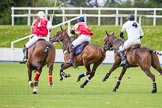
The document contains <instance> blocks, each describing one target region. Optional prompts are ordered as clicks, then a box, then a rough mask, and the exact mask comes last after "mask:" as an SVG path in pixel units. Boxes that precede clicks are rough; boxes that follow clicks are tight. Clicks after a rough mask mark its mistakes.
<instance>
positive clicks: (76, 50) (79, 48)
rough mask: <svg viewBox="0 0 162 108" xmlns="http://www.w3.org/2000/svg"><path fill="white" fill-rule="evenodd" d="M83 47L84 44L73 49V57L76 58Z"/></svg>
mask: <svg viewBox="0 0 162 108" xmlns="http://www.w3.org/2000/svg"><path fill="white" fill-rule="evenodd" d="M85 46H86V45H85V44H81V45H78V46H77V47H76V48H75V51H74V56H77V55H78V54H80V53H81V52H82V51H83V49H84V47H85Z"/></svg>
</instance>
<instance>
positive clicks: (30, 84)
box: [28, 67, 33, 88]
mask: <svg viewBox="0 0 162 108" xmlns="http://www.w3.org/2000/svg"><path fill="white" fill-rule="evenodd" d="M28 84H29V86H30V87H31V88H33V82H32V70H31V69H30V68H29V67H28Z"/></svg>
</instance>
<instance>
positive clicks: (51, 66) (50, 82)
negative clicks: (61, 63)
mask: <svg viewBox="0 0 162 108" xmlns="http://www.w3.org/2000/svg"><path fill="white" fill-rule="evenodd" d="M52 71H53V65H50V66H49V78H48V82H49V85H50V86H52V85H53V80H52Z"/></svg>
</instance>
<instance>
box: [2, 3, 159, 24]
mask: <svg viewBox="0 0 162 108" xmlns="http://www.w3.org/2000/svg"><path fill="white" fill-rule="evenodd" d="M55 1H56V0H1V1H0V25H10V24H11V7H53V6H54V3H55ZM99 1H102V0H57V5H58V6H59V4H61V3H64V7H71V6H72V7H123V8H129V7H130V8H133V7H136V8H161V6H162V0H103V1H104V2H103V4H102V5H101V4H100V2H99ZM23 22H24V21H23V20H19V21H18V23H19V24H22V23H23Z"/></svg>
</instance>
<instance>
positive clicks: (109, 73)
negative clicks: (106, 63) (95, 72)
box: [102, 61, 120, 81]
mask: <svg viewBox="0 0 162 108" xmlns="http://www.w3.org/2000/svg"><path fill="white" fill-rule="evenodd" d="M119 64H120V61H117V62H115V63H114V64H113V66H112V67H111V69H110V70H109V72H107V73H106V75H105V76H104V78H103V79H102V81H106V80H107V79H108V78H109V76H110V75H111V73H112V72H113V71H114V70H115V69H116V68H118V67H119Z"/></svg>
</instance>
